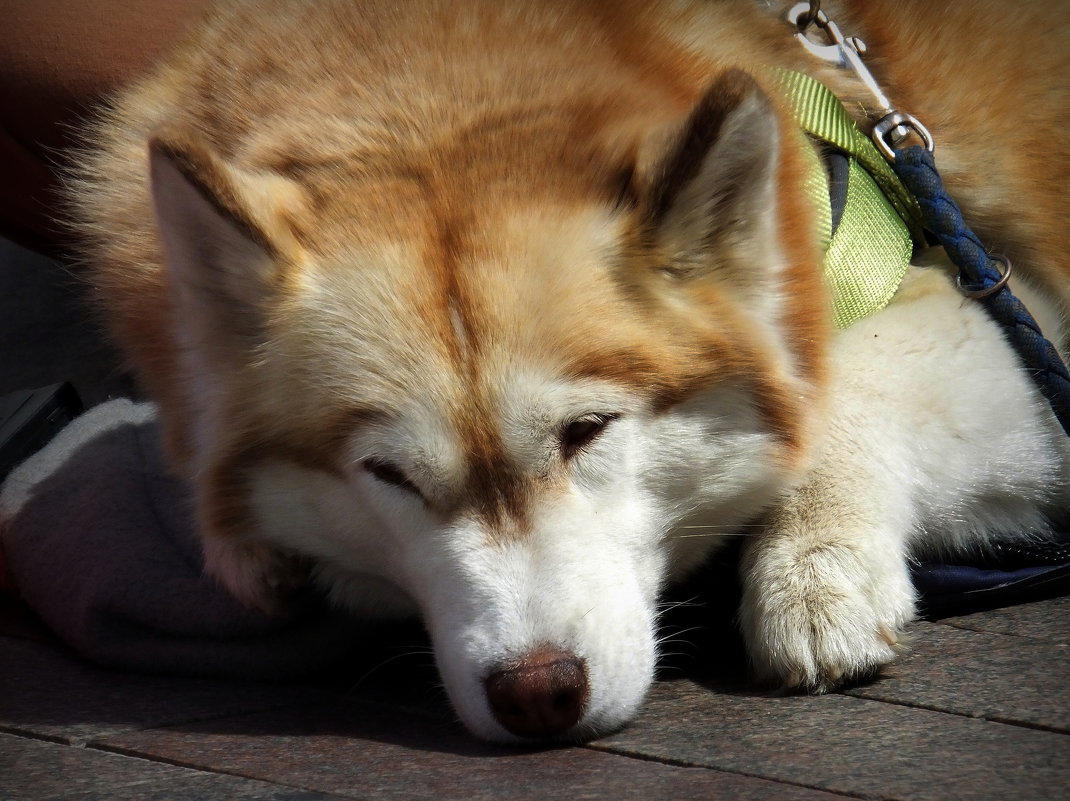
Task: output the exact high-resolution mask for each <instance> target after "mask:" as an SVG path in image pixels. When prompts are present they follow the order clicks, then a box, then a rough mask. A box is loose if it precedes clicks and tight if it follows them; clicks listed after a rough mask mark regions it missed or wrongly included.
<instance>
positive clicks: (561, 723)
mask: <svg viewBox="0 0 1070 801" xmlns="http://www.w3.org/2000/svg"><path fill="white" fill-rule="evenodd" d="M486 687H487V700H489V701H490V708H491V710H492V711H493V712H494V717H495V718H496V719H497V720H498V722H499V723H501V724H502V725H503V726H504V727H505V728H506V729H508V730H509V731H510V732H511V733H513V734H515V735H517V736H519V737H532V738H537V737H553V736H555V735H558V734H563V733H564V732H566V731H568V730H569V729H571V728H572V727H573V726H575V725H576V723H578V722H579V719H580V717H582V715H583V709H584V707H585V706H586V705H587V666H586V665H585V664H584V661H583V660H582V659H580V658H579V657H576V656H574V655H572V654H570V653H568V652H566V651H562V650H560V649H556V648H540V649H537V650H535V651H532V652H531V653H530V654H528V655H527V656H525V657H523V658H522V659H520V660H518V661H517V662H515V663H513V664H512V665H510V666H509V667H507V668H505V669H503V670H498V671H495V672H494V673H491V674H490V675H489V676H487V680H486Z"/></svg>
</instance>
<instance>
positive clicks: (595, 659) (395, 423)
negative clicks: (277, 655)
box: [72, 0, 1070, 740]
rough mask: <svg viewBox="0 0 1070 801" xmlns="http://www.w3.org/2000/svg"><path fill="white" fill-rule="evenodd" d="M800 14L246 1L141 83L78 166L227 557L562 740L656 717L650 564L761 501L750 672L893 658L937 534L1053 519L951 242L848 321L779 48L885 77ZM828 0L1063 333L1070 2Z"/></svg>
mask: <svg viewBox="0 0 1070 801" xmlns="http://www.w3.org/2000/svg"><path fill="white" fill-rule="evenodd" d="M777 5H778V4H776V3H758V2H754V3H745V2H738V0H731V1H729V0H725V1H724V2H715V1H714V0H707V1H703V0H694V2H685V1H684V0H681V1H680V2H634V3H633V2H621V1H620V0H614V2H594V1H593V0H592V2H564V0H562V1H561V2H553V1H552V0H545V1H540V2H533V1H532V0H518V1H517V2H503V0H480V1H478V2H477V1H476V0H457V1H456V2H449V0H412V2H401V3H399V2H396V0H390V2H351V1H350V0H321V1H318V2H315V3H309V2H297V1H296V0H295V1H294V2H286V1H285V0H277V1H272V2H265V0H248V2H237V3H226V4H223V5H222V6H221V7H220V8H219V9H218V10H216V11H214V12H213V13H212V14H210V15H209V17H208V19H207V20H206V21H205V22H204V23H203V25H201V26H200V27H199V28H198V29H197V30H196V31H195V32H194V34H193V35H192V36H191V37H190V38H189V39H188V41H187V42H185V44H183V46H181V47H180V48H178V49H177V50H176V51H175V52H174V53H172V54H171V55H170V56H169V57H168V58H167V59H166V61H165V63H164V64H163V65H162V66H161V67H160V68H159V69H157V70H156V71H155V72H154V73H153V74H152V75H151V76H149V77H148V78H146V79H144V80H142V81H141V82H139V83H138V84H137V85H135V86H132V87H130V88H129V89H128V90H127V91H126V92H124V93H123V94H121V96H119V97H118V98H117V99H116V101H115V103H114V105H113V107H112V108H110V109H109V110H107V111H106V112H104V114H103V116H102V118H101V121H100V122H99V124H98V125H97V126H96V127H95V128H94V130H93V131H92V132H91V133H90V143H91V150H90V151H89V152H88V153H87V155H86V159H85V162H84V165H83V166H82V167H81V168H80V171H79V175H78V177H77V179H76V180H75V181H74V182H73V184H72V187H73V188H72V194H73V198H74V200H75V203H76V205H77V211H78V217H79V225H80V226H81V228H82V230H83V232H84V233H85V234H86V237H87V239H88V240H89V245H88V248H89V256H90V261H91V265H92V270H91V278H92V281H93V282H94V284H95V286H96V288H97V290H98V294H99V297H100V299H101V301H102V302H103V305H104V308H105V310H106V313H107V315H108V319H109V321H110V324H111V326H112V330H113V332H114V334H115V336H116V337H117V339H118V341H119V342H120V343H121V345H122V346H123V348H124V349H125V350H126V352H127V353H128V354H129V357H130V359H131V362H132V364H133V365H134V366H135V367H136V368H137V369H138V371H139V372H140V375H141V376H142V378H143V380H144V382H145V385H146V387H147V388H148V390H149V391H150V393H151V394H152V395H153V397H154V398H155V400H156V401H157V402H158V403H159V407H160V410H161V414H162V419H163V422H164V426H165V435H166V439H167V445H168V449H169V453H170V455H171V457H172V459H173V462H174V465H175V467H176V469H177V470H179V471H180V472H182V474H184V475H185V476H187V477H189V479H190V480H191V481H193V482H194V483H195V486H196V489H197V497H198V502H199V516H200V526H201V533H202V536H203V542H204V553H205V564H206V567H207V570H208V571H209V572H210V573H212V574H213V575H214V576H216V577H218V579H219V580H220V581H221V582H222V583H223V584H224V585H225V586H226V587H227V588H229V589H230V591H231V592H233V593H234V594H235V595H236V596H237V597H239V598H241V599H242V600H244V601H245V602H247V603H249V604H251V605H256V606H260V607H263V608H267V609H270V608H272V606H273V604H274V603H276V600H275V598H276V597H277V594H278V591H279V590H280V589H281V588H283V587H285V586H286V585H287V584H288V583H289V582H291V581H292V580H294V578H293V577H294V575H295V572H294V570H295V565H299V566H301V567H302V569H304V568H305V567H306V566H308V565H311V575H312V578H313V580H314V581H315V582H317V583H318V584H320V585H322V586H323V587H324V588H326V590H327V591H328V592H329V593H330V595H331V597H332V598H333V599H334V600H336V601H337V602H338V603H340V604H343V605H345V606H348V607H350V608H352V609H355V610H359V611H360V612H362V613H366V614H368V615H415V614H419V615H422V617H423V619H424V620H425V622H426V625H427V627H428V629H429V631H430V633H431V636H432V639H433V642H434V647H435V652H436V655H437V659H438V665H439V668H440V671H441V674H442V677H443V679H444V681H445V685H446V687H447V689H448V691H449V695H450V698H451V699H452V702H453V704H454V706H455V707H456V710H457V712H458V713H459V715H460V716H461V718H462V719H463V720H464V722H465V723H466V724H467V726H468V727H469V728H470V729H471V730H472V731H473V732H474V733H476V734H477V735H479V736H481V737H486V738H490V739H497V740H509V739H517V738H521V737H562V738H566V739H577V738H584V737H590V736H594V735H597V734H599V733H602V732H606V731H608V730H611V729H613V728H614V727H618V726H620V725H622V724H623V723H624V722H626V721H627V720H628V719H629V717H630V716H632V715H633V714H634V713H635V711H636V709H637V708H638V706H639V705H640V703H641V701H642V699H643V696H644V693H645V692H646V690H647V688H648V685H649V684H650V681H651V677H652V673H653V670H654V667H655V663H656V661H657V658H658V654H657V646H656V642H655V627H656V624H657V611H656V610H657V605H656V600H657V598H658V594H659V592H660V591H661V590H662V589H663V588H664V587H665V585H666V583H667V582H669V581H671V580H673V579H675V578H678V577H680V576H682V575H684V574H686V573H687V571H689V570H690V569H692V568H694V567H695V566H697V565H698V564H699V563H700V562H702V561H703V560H704V559H705V558H706V557H707V556H708V555H709V554H710V553H711V551H712V550H713V549H714V548H715V547H716V546H717V545H718V544H719V543H720V542H722V541H724V538H725V537H728V536H730V535H733V534H735V533H738V532H739V531H740V530H743V527H744V525H745V524H746V525H747V528H746V529H745V530H746V531H748V532H751V533H750V534H749V536H747V537H746V545H745V548H744V554H743V565H742V571H743V575H742V579H743V583H744V597H743V607H742V613H741V624H742V628H743V634H744V636H745V639H746V642H747V646H748V649H749V652H750V655H751V658H752V660H753V663H754V666H755V669H756V672H757V674H758V676H759V678H761V679H763V680H765V681H770V682H774V683H779V684H781V685H784V686H788V687H798V688H802V689H805V690H810V691H824V690H827V689H829V688H832V687H835V686H837V685H838V684H840V683H842V682H845V681H849V680H851V679H852V678H853V677H858V676H860V675H863V674H865V673H868V672H871V671H872V670H874V669H875V668H877V667H879V666H880V665H882V664H885V663H887V662H889V661H890V660H892V659H893V658H894V657H895V654H896V646H897V638H898V636H899V633H900V631H901V629H902V627H903V625H904V624H905V623H906V622H907V621H909V620H910V619H911V617H912V616H913V615H914V604H915V598H914V593H913V591H912V588H911V582H910V578H909V575H908V570H907V563H908V560H909V559H910V557H911V554H916V553H932V552H941V551H948V550H952V549H957V548H966V549H977V548H980V547H983V545H984V543H985V542H986V540H988V539H990V538H991V537H992V536H993V535H994V534H995V533H997V532H1007V531H1010V532H1021V534H1022V535H1023V536H1034V535H1040V534H1043V533H1044V532H1045V531H1046V530H1047V528H1048V525H1049V523H1048V521H1049V520H1051V519H1053V518H1054V517H1056V516H1057V514H1058V513H1061V512H1064V511H1066V510H1067V509H1068V508H1070V474H1068V469H1070V448H1068V447H1067V444H1066V442H1065V437H1064V435H1063V434H1062V433H1061V432H1060V430H1059V428H1058V426H1057V424H1055V422H1054V420H1053V418H1052V416H1051V413H1050V411H1049V410H1048V409H1047V408H1046V406H1045V404H1044V403H1043V402H1042V400H1041V399H1040V398H1039V395H1038V393H1037V392H1036V390H1035V389H1034V388H1033V386H1032V385H1031V384H1030V381H1029V378H1028V376H1027V375H1025V373H1024V372H1023V370H1022V369H1021V368H1020V366H1019V364H1018V362H1017V360H1016V358H1015V356H1014V354H1013V353H1012V352H1011V350H1010V349H1009V347H1008V346H1007V345H1006V344H1005V343H1004V341H1003V340H1002V338H1001V335H1000V333H999V331H998V330H997V329H996V328H995V326H994V325H993V324H992V323H991V322H990V321H989V320H988V319H987V317H986V315H985V313H984V312H983V311H982V309H981V308H980V307H979V306H977V305H975V304H974V303H972V302H969V301H966V300H964V299H963V297H962V296H961V295H960V294H959V293H958V292H957V291H956V289H955V287H954V283H953V280H952V278H951V277H950V274H949V271H948V270H947V269H946V268H945V267H942V266H939V265H937V266H935V267H932V266H931V267H928V268H925V269H919V268H912V270H911V272H910V273H909V275H908V276H907V278H906V280H905V281H904V284H903V286H902V287H901V289H900V291H899V293H898V294H897V296H896V297H895V299H894V300H893V302H892V303H891V304H890V305H889V306H888V307H887V308H885V309H884V310H882V311H880V312H878V313H876V314H873V315H872V316H870V317H868V318H866V319H864V320H862V321H861V322H859V323H857V324H855V325H854V326H852V327H850V328H849V329H847V330H845V331H843V332H839V333H837V332H834V331H833V329H832V326H831V325H830V323H829V312H828V299H827V297H826V288H825V285H824V282H823V279H822V274H821V263H822V253H821V248H820V244H819V241H818V240H819V235H818V231H817V228H818V226H817V224H816V219H817V218H816V213H815V209H814V208H813V207H812V206H811V200H810V195H809V194H808V193H807V192H806V191H805V190H804V187H803V184H804V181H805V179H806V161H807V160H806V158H805V155H806V154H805V153H804V152H803V149H804V148H806V147H809V145H808V144H806V143H805V141H804V139H803V138H802V137H801V136H800V135H798V133H797V131H796V130H795V128H794V124H793V122H792V121H791V119H790V117H789V116H788V115H787V114H786V113H785V111H784V109H783V108H782V106H781V102H780V100H779V99H778V97H777V96H776V93H775V92H774V91H773V90H772V89H770V85H771V84H770V81H769V79H768V70H769V68H770V67H772V66H783V67H789V68H793V69H796V70H800V71H804V72H808V73H811V74H813V75H814V76H815V77H818V78H819V79H820V80H822V81H823V82H825V83H826V84H827V85H829V86H830V87H832V88H833V89H834V90H835V91H836V92H837V94H839V95H840V96H841V98H842V99H843V100H844V102H845V104H846V105H847V106H848V108H851V109H857V108H860V107H861V106H860V104H862V103H864V99H865V97H866V95H865V93H864V90H863V89H862V88H861V87H860V86H858V85H857V84H855V83H854V81H853V79H852V78H851V77H850V76H849V75H847V74H845V73H841V72H837V71H835V70H834V69H833V68H832V67H829V66H825V65H822V64H819V63H818V62H817V61H816V60H815V59H814V58H813V57H812V56H810V55H809V54H807V53H806V52H805V50H804V49H803V48H802V47H800V46H798V44H797V43H796V42H794V41H793V40H792V33H793V31H792V29H791V27H790V26H788V25H787V24H786V23H785V22H784V19H783V9H780V8H778V7H776V6H777ZM825 6H826V10H827V11H828V12H829V13H830V15H831V16H834V17H836V18H837V19H838V21H839V22H840V24H841V27H842V28H843V29H844V30H847V31H848V32H850V33H857V34H859V35H860V36H862V37H863V38H865V39H866V40H867V42H868V43H869V45H870V52H871V54H872V55H873V58H872V64H873V65H874V69H875V70H876V72H877V73H878V75H879V77H880V78H881V80H882V81H883V83H884V86H885V89H886V90H887V91H888V93H889V94H890V95H891V96H892V97H893V98H895V99H896V101H897V102H898V103H899V105H900V106H901V107H903V108H905V109H909V110H910V111H912V112H914V113H915V114H917V115H918V116H919V117H920V118H922V119H923V120H925V121H926V122H927V123H929V127H930V128H931V129H932V130H933V132H934V134H935V136H936V138H937V141H938V148H939V151H938V156H939V158H940V162H941V165H942V166H943V168H944V170H945V172H946V177H947V178H948V179H949V182H950V184H951V188H952V191H953V192H957V193H958V195H959V196H960V197H961V200H962V201H963V205H964V207H965V211H966V214H967V216H968V217H969V219H970V221H971V222H972V223H973V224H974V225H975V227H976V228H977V230H978V231H979V232H980V234H981V235H982V237H985V238H986V239H987V241H988V242H990V243H991V244H992V245H993V246H994V247H995V248H997V249H999V250H1000V251H1002V252H1006V253H1008V254H1009V255H1010V257H1011V258H1012V259H1013V261H1014V263H1015V265H1016V267H1017V268H1018V270H1017V272H1016V274H1017V275H1023V276H1028V277H1029V279H1030V280H1032V281H1033V289H1032V290H1031V289H1028V288H1024V287H1018V288H1019V291H1020V292H1021V293H1022V295H1023V297H1025V298H1026V299H1027V300H1028V301H1029V302H1030V303H1031V304H1032V307H1033V310H1034V312H1035V313H1038V314H1039V315H1040V316H1042V317H1043V319H1044V322H1045V323H1046V324H1047V325H1048V333H1049V336H1051V337H1052V338H1060V337H1061V330H1060V328H1059V325H1060V320H1061V317H1060V314H1061V312H1060V309H1061V308H1063V305H1064V304H1065V303H1066V301H1067V300H1070V283H1068V282H1067V281H1066V278H1065V274H1066V270H1067V268H1068V267H1070V260H1068V258H1067V254H1068V253H1070V226H1068V225H1067V223H1066V217H1067V211H1068V204H1067V200H1066V198H1067V195H1066V187H1067V185H1068V184H1070V140H1068V134H1067V131H1070V80H1067V77H1068V76H1070V60H1068V59H1070V28H1068V23H1067V21H1066V20H1067V17H1066V15H1065V14H1064V13H1062V12H1061V11H1060V10H1059V9H1057V8H1056V7H1055V5H1054V4H1051V3H1045V2H1036V3H1019V4H1016V5H1015V7H1014V11H1013V13H1008V12H1007V11H1006V9H1005V4H1003V3H996V2H975V3H968V4H954V3H946V4H941V3H932V2H928V0H917V1H916V2H896V3H878V2H861V0H859V1H858V2H844V3H831V2H830V3H826V4H825ZM1037 31H1043V32H1044V35H1043V36H1037V35H1036V32H1037ZM755 524H756V525H755ZM696 533H708V536H695V535H696Z"/></svg>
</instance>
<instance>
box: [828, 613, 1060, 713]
mask: <svg viewBox="0 0 1070 801" xmlns="http://www.w3.org/2000/svg"><path fill="white" fill-rule="evenodd" d="M848 694H850V695H853V696H856V697H859V698H869V699H871V700H880V701H890V702H892V703H897V704H905V705H908V706H919V707H927V708H929V709H936V710H941V711H947V712H954V713H956V714H961V715H969V716H971V717H984V718H990V719H994V720H1000V721H1004V722H1014V723H1023V724H1026V725H1030V726H1036V727H1042V728H1048V729H1052V730H1057V731H1063V732H1070V645H1059V644H1054V643H1050V642H1046V641H1043V640H1035V639H1026V638H1022V637H1011V636H1007V635H1003V634H988V633H986V632H979V631H970V630H966V629H959V628H955V627H952V626H946V625H941V624H934V623H929V624H917V625H916V626H914V627H913V629H912V631H911V650H910V652H909V653H907V654H906V655H905V656H904V657H903V658H901V659H900V661H899V662H898V663H896V664H895V665H893V666H892V667H891V668H889V669H888V670H886V671H885V674H884V675H883V676H882V678H881V679H880V680H878V681H876V682H874V683H872V684H870V685H867V686H863V687H857V688H855V689H853V690H850V691H849V693H848Z"/></svg>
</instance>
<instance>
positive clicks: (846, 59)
mask: <svg viewBox="0 0 1070 801" xmlns="http://www.w3.org/2000/svg"><path fill="white" fill-rule="evenodd" d="M788 22H790V23H791V24H792V25H794V26H795V29H796V32H795V38H796V39H797V40H798V41H799V42H800V43H801V44H802V46H803V47H805V48H806V49H807V50H808V51H809V52H810V53H812V54H813V55H815V56H817V57H818V58H820V59H821V60H823V61H826V62H828V63H829V64H835V65H836V66H837V67H843V68H844V69H850V70H852V71H853V72H854V73H855V75H857V76H858V79H859V80H860V81H862V84H863V85H864V86H865V87H866V89H868V90H869V93H870V94H871V95H873V99H874V100H875V101H876V107H877V111H876V113H875V114H873V115H871V116H874V117H876V118H877V121H876V122H875V123H874V125H873V131H872V132H871V133H870V136H871V137H872V139H873V142H874V144H875V145H876V146H877V148H878V149H879V150H880V151H881V153H882V154H883V155H884V157H885V158H886V159H888V160H889V161H894V160H895V149H896V148H897V147H899V146H900V145H901V144H902V143H903V142H904V141H905V140H906V139H907V138H908V137H909V136H910V134H911V133H914V134H917V135H918V136H919V137H920V138H921V140H922V141H923V142H924V143H925V149H926V150H928V151H929V152H930V153H931V152H932V151H933V150H934V149H935V148H936V144H935V142H934V141H933V137H932V134H930V133H929V130H928V129H927V128H926V127H925V126H924V125H922V124H921V122H920V121H919V120H918V119H917V117H914V116H913V115H911V114H907V113H906V112H904V111H898V110H896V109H895V108H894V107H893V106H892V103H891V101H890V100H888V98H887V96H886V95H885V94H884V92H883V91H882V90H881V87H880V84H879V83H877V80H876V78H874V77H873V73H871V72H870V71H869V69H868V68H867V67H866V65H865V62H863V61H862V55H863V54H864V53H865V52H866V43H865V42H863V41H862V40H861V39H859V38H858V37H857V36H844V35H843V32H842V31H841V30H840V27H839V26H838V25H837V24H836V23H835V22H833V21H832V20H831V19H830V18H829V16H828V14H826V13H825V12H824V11H822V10H821V2H820V0H809V2H806V3H796V4H795V5H793V6H792V7H791V9H790V10H789V11H788ZM815 25H816V26H817V27H818V28H820V29H821V30H823V31H824V32H825V35H826V36H827V37H828V39H829V41H830V42H831V44H826V45H823V44H818V43H817V42H815V41H813V40H812V39H810V37H809V36H807V35H806V32H807V31H808V30H809V29H810V27H811V26H815Z"/></svg>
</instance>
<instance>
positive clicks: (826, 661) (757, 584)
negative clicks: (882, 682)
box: [741, 454, 914, 692]
mask: <svg viewBox="0 0 1070 801" xmlns="http://www.w3.org/2000/svg"><path fill="white" fill-rule="evenodd" d="M847 456H848V460H849V456H850V455H849V454H848V455H847ZM851 461H854V460H851ZM841 467H843V468H847V464H846V463H844V464H842V465H841ZM867 467H872V465H870V466H867V465H864V464H855V465H853V469H843V470H836V471H835V472H834V473H833V472H826V471H818V472H817V473H816V474H815V475H813V476H811V478H810V480H809V482H808V483H807V484H806V485H805V486H804V487H802V488H801V489H800V490H799V491H797V492H796V493H795V494H793V495H792V497H791V498H790V499H789V500H788V502H787V503H785V504H784V505H783V506H781V507H780V508H779V509H778V510H776V512H774V513H773V516H772V518H771V520H770V521H769V525H768V529H767V530H766V532H765V533H764V534H762V535H760V536H758V537H755V538H754V539H752V540H750V541H749V542H748V543H747V547H746V548H745V550H744V556H743V564H742V570H743V587H744V596H743V604H742V607H741V623H742V626H743V630H744V634H745V638H746V640H747V645H748V649H749V651H750V655H751V659H752V662H753V664H754V667H755V670H756V672H757V673H758V677H759V679H761V680H762V681H764V682H766V683H774V684H779V685H783V686H787V687H792V688H801V689H805V690H808V691H811V692H825V691H828V690H830V689H832V688H834V687H835V686H837V685H838V684H840V683H842V682H844V681H848V680H850V679H852V678H856V677H860V676H862V675H864V674H866V673H868V672H870V671H871V670H873V669H874V668H875V667H877V666H880V665H883V664H886V663H888V662H890V661H891V660H892V659H894V658H895V656H896V650H897V649H896V646H897V644H898V642H899V638H900V636H901V631H902V627H903V625H904V624H905V623H906V622H907V621H909V620H910V619H911V618H912V617H913V616H914V592H913V588H912V586H911V582H910V575H909V572H908V570H907V559H906V547H907V545H906V539H907V537H906V532H908V531H909V530H910V528H911V520H910V519H909V518H910V515H909V513H904V512H906V511H907V510H909V509H910V503H909V500H907V499H904V498H901V497H899V495H900V494H901V493H900V492H898V489H899V488H897V487H895V486H892V485H891V484H890V483H889V482H887V481H885V480H882V477H881V476H879V475H875V474H872V473H873V472H875V471H871V474H870V475H866V468H867Z"/></svg>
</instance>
